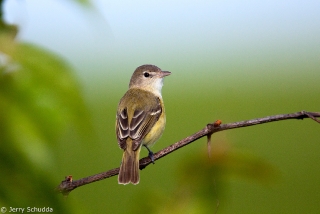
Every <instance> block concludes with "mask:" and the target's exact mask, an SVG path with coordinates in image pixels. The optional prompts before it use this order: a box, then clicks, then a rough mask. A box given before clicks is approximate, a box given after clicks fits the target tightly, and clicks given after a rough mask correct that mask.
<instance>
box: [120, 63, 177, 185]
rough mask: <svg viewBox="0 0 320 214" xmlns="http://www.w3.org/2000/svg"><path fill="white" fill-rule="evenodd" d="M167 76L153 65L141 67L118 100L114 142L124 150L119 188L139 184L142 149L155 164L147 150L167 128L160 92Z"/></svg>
mask: <svg viewBox="0 0 320 214" xmlns="http://www.w3.org/2000/svg"><path fill="white" fill-rule="evenodd" d="M170 74H171V72H169V71H162V70H161V69H160V68H158V67H157V66H155V65H150V64H146V65H141V66H139V67H137V68H136V70H135V71H134V72H133V74H132V76H131V79H130V83H129V89H128V91H127V92H126V93H125V94H124V95H123V97H122V98H121V99H120V102H119V105H118V109H117V114H116V135H117V141H118V145H119V147H120V148H121V149H123V156H122V161H121V165H120V170H119V176H118V183H119V184H124V185H125V184H129V183H132V184H134V185H136V184H138V183H139V181H140V173H139V157H140V151H141V148H142V146H144V147H146V149H147V150H148V151H149V157H150V159H151V161H152V162H153V163H154V156H153V153H152V151H151V150H150V147H151V146H153V145H154V144H155V143H156V141H157V140H158V139H159V138H160V137H161V135H162V133H163V131H164V128H165V125H166V115H165V109H164V103H163V99H162V94H161V89H162V86H163V80H164V77H166V76H168V75H170Z"/></svg>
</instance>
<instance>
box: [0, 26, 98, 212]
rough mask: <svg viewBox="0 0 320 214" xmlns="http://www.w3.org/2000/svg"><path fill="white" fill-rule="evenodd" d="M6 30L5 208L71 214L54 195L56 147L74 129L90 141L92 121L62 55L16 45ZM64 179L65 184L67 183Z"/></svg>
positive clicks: (1, 43)
mask: <svg viewBox="0 0 320 214" xmlns="http://www.w3.org/2000/svg"><path fill="white" fill-rule="evenodd" d="M16 34H17V27H16V26H13V25H6V24H5V23H3V22H1V26H0V170H1V183H0V206H11V207H40V208H42V207H51V208H53V211H54V212H57V213H69V212H70V208H68V207H67V206H66V204H65V203H62V200H63V198H62V197H61V196H60V195H58V194H56V193H55V192H54V187H55V186H56V185H57V181H54V182H53V181H52V178H50V177H51V176H52V172H53V171H54V170H56V169H55V154H54V152H53V151H54V150H53V147H54V146H55V144H56V143H57V142H58V140H60V138H61V137H62V136H63V135H64V134H65V130H66V129H73V130H74V131H75V133H77V135H79V136H81V137H83V138H84V139H85V138H86V136H89V135H90V132H91V131H92V128H90V119H89V116H88V112H87V109H86V106H85V103H84V100H83V99H82V95H81V93H80V91H79V85H78V83H77V81H76V80H75V77H74V76H73V75H72V70H71V69H70V68H69V66H67V64H66V63H65V62H64V61H63V60H61V59H60V58H59V57H57V56H56V55H53V54H52V53H50V52H48V51H45V50H43V49H41V48H39V47H36V46H35V45H31V44H23V43H19V42H16V41H15V36H16ZM61 179H62V178H61Z"/></svg>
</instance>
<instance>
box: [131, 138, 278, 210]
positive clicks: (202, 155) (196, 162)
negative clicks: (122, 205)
mask: <svg viewBox="0 0 320 214" xmlns="http://www.w3.org/2000/svg"><path fill="white" fill-rule="evenodd" d="M180 162H181V163H180V164H178V166H177V168H178V169H179V171H180V173H179V176H178V179H177V181H176V184H175V188H174V190H173V191H172V193H173V194H170V198H168V194H167V193H166V190H160V191H159V190H158V191H156V192H154V191H145V192H144V194H143V195H141V198H142V200H143V201H149V203H147V204H146V205H145V206H144V207H142V208H141V207H140V208H139V209H137V210H136V213H172V214H174V213H188V214H192V213H199V214H200V213H216V212H217V211H218V209H219V207H220V202H219V201H220V200H221V199H225V192H226V187H227V183H228V182H230V180H233V179H239V178H243V179H245V180H251V181H256V182H258V183H261V184H265V185H268V184H269V183H273V182H274V181H275V178H276V177H277V174H278V172H277V170H276V169H275V168H274V167H273V166H271V165H270V164H269V163H267V162H266V161H265V160H262V159H261V158H258V157H256V156H254V155H252V154H250V153H248V152H243V151H240V150H236V149H234V148H232V147H230V145H228V144H227V142H226V141H224V140H219V142H217V141H216V142H215V145H214V148H213V150H212V151H211V156H210V157H208V154H207V151H206V150H204V149H202V150H200V151H197V152H194V153H193V154H192V155H189V156H188V159H183V161H180ZM149 195H153V197H154V200H150V199H148V197H147V196H149ZM141 198H140V197H139V199H140V200H141ZM137 203H138V201H137ZM159 204H163V205H164V206H159ZM222 206H224V205H222ZM217 213H219V212H217Z"/></svg>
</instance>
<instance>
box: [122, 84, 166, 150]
mask: <svg viewBox="0 0 320 214" xmlns="http://www.w3.org/2000/svg"><path fill="white" fill-rule="evenodd" d="M125 97H126V99H124V98H125ZM162 111H163V110H162V107H161V101H160V98H159V97H157V96H155V95H153V94H152V93H150V92H145V91H140V92H139V91H137V89H136V90H135V92H134V93H132V92H131V93H128V92H127V93H126V94H125V95H124V97H123V98H122V99H121V101H120V103H119V108H118V112H117V120H116V133H117V139H118V144H119V146H120V148H122V149H125V148H126V140H127V138H128V137H129V138H131V139H132V142H133V145H132V149H133V150H137V149H138V148H139V146H140V144H141V141H142V139H143V138H144V137H145V136H146V135H147V134H148V133H149V131H150V130H151V128H152V127H153V126H154V124H155V123H156V122H157V121H158V119H159V117H160V115H161V113H162Z"/></svg>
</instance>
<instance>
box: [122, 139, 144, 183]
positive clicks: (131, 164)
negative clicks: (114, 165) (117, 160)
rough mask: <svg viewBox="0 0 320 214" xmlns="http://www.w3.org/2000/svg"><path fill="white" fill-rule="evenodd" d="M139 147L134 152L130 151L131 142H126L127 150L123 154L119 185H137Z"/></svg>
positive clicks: (138, 176)
mask: <svg viewBox="0 0 320 214" xmlns="http://www.w3.org/2000/svg"><path fill="white" fill-rule="evenodd" d="M140 150H141V146H140V147H139V148H138V149H137V150H136V151H133V150H132V142H127V148H126V149H125V150H124V152H123V156H122V162H121V166H120V171H119V176H118V183H119V184H124V185H125V184H128V183H132V184H138V183H139V181H140V175H139V156H140Z"/></svg>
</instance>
